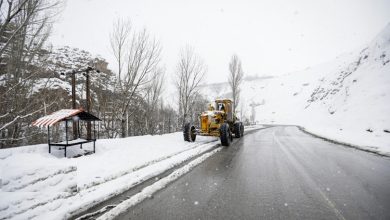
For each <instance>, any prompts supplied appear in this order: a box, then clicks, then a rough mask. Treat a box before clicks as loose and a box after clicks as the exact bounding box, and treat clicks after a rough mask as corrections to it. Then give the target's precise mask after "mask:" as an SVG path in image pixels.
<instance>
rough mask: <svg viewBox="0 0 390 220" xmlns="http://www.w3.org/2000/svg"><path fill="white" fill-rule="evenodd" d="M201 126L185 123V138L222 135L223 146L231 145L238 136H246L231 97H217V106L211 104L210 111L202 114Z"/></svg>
mask: <svg viewBox="0 0 390 220" xmlns="http://www.w3.org/2000/svg"><path fill="white" fill-rule="evenodd" d="M199 120H200V128H196V127H195V126H194V125H193V124H191V123H187V124H185V125H184V129H183V136H184V140H185V141H188V142H194V141H195V139H196V135H201V136H214V137H220V139H221V144H222V146H229V145H230V143H231V142H232V141H233V134H234V136H235V137H236V138H240V137H242V136H244V125H243V123H242V122H241V121H239V120H238V118H237V117H236V115H235V113H234V109H233V103H232V101H231V100H230V99H217V100H215V106H212V105H210V106H209V109H208V111H204V112H202V114H201V115H200V118H199Z"/></svg>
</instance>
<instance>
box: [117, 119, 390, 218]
mask: <svg viewBox="0 0 390 220" xmlns="http://www.w3.org/2000/svg"><path fill="white" fill-rule="evenodd" d="M118 219H354V220H355V219H390V159H389V158H386V157H381V156H378V155H374V154H371V153H367V152H363V151H359V150H355V149H353V148H347V147H344V146H340V145H336V144H333V143H329V142H326V141H323V140H321V139H317V138H314V137H312V136H310V135H308V134H305V133H303V132H302V131H300V130H299V129H298V128H296V127H283V126H280V127H272V128H268V129H263V130H259V131H257V132H254V133H252V134H248V135H246V136H245V137H244V138H242V139H235V141H234V144H233V145H231V146H230V147H228V148H224V149H223V150H222V151H221V152H219V153H217V154H215V155H213V156H212V157H210V158H209V159H207V160H206V161H205V162H204V163H202V164H201V165H199V166H198V167H196V168H195V169H194V170H192V171H191V172H189V173H188V174H186V175H185V176H183V177H182V178H180V179H179V180H177V181H175V182H174V183H172V184H171V185H169V186H168V187H167V188H165V189H163V190H162V191H160V192H158V193H156V194H155V195H154V196H153V198H151V199H148V200H146V201H144V202H142V203H140V204H139V205H137V206H135V207H133V208H131V209H130V210H129V211H128V212H127V213H126V214H124V215H121V216H119V217H118Z"/></svg>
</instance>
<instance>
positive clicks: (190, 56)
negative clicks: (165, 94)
mask: <svg viewBox="0 0 390 220" xmlns="http://www.w3.org/2000/svg"><path fill="white" fill-rule="evenodd" d="M206 72H207V67H206V65H205V64H204V62H203V61H202V60H201V59H200V57H199V56H198V55H196V54H195V52H194V50H193V49H192V48H190V47H186V48H185V49H184V50H182V52H181V55H180V60H179V62H178V64H177V68H176V77H177V80H176V88H177V91H178V94H179V114H180V116H181V117H180V121H181V122H180V124H181V125H182V126H183V125H184V124H185V123H186V122H187V120H188V119H189V118H188V116H189V112H190V109H189V108H190V106H191V103H193V102H194V100H195V98H196V96H197V94H198V90H199V85H200V83H201V82H202V80H203V79H204V77H205V74H206Z"/></svg>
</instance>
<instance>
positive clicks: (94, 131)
mask: <svg viewBox="0 0 390 220" xmlns="http://www.w3.org/2000/svg"><path fill="white" fill-rule="evenodd" d="M95 125H96V121H93V139H95V140H96V127H95Z"/></svg>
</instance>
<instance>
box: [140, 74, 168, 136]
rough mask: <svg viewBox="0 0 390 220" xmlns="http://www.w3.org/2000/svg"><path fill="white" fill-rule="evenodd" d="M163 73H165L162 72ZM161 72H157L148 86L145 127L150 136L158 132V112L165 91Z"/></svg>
mask: <svg viewBox="0 0 390 220" xmlns="http://www.w3.org/2000/svg"><path fill="white" fill-rule="evenodd" d="M161 72H164V71H163V70H161ZM161 72H156V73H155V75H156V76H154V77H153V80H152V81H151V82H150V83H149V85H147V86H146V89H145V90H146V91H145V102H146V104H147V105H146V111H145V116H144V118H145V127H146V128H147V133H148V134H152V135H153V134H155V133H156V130H157V120H158V117H159V114H158V111H159V110H160V109H162V107H161V108H159V105H158V104H159V100H160V97H161V94H162V90H163V78H164V74H163V73H161Z"/></svg>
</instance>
